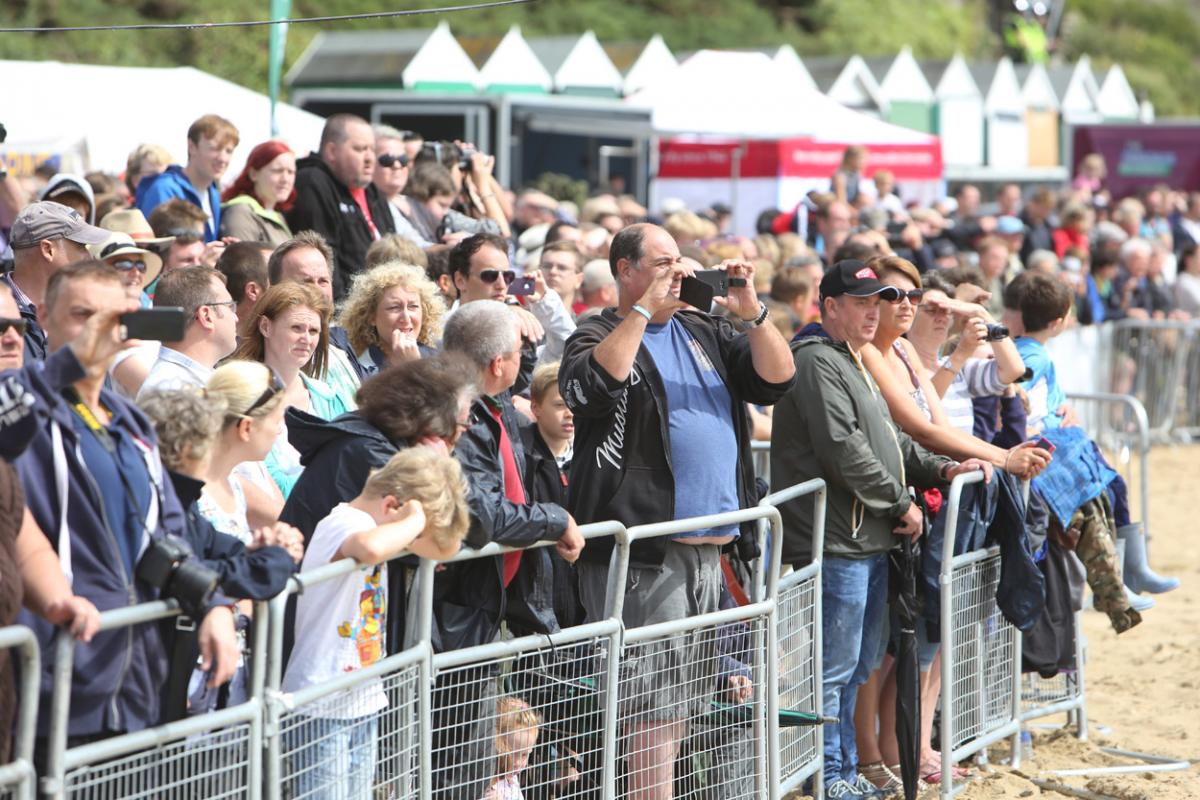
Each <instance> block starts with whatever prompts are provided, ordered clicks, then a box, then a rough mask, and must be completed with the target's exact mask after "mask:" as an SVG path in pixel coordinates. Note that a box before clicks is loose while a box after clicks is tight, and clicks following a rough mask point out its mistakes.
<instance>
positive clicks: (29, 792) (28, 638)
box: [0, 625, 42, 800]
mask: <svg viewBox="0 0 1200 800" xmlns="http://www.w3.org/2000/svg"><path fill="white" fill-rule="evenodd" d="M0 651H7V652H4V653H3V656H4V657H7V658H8V659H10V668H13V667H16V666H18V665H19V666H20V675H21V685H20V687H19V688H18V690H17V695H16V696H15V697H12V698H6V699H5V703H16V711H17V716H16V719H15V722H16V726H15V727H14V728H13V731H12V734H13V736H12V754H11V760H10V761H9V762H8V763H6V764H3V765H0V800H33V796H34V786H35V784H36V782H37V777H36V776H35V775H34V772H33V737H34V734H35V733H36V729H37V710H38V681H39V680H40V679H41V675H42V660H41V653H40V652H39V650H38V643H37V638H36V637H35V636H34V635H33V631H32V630H30V629H29V628H26V627H25V626H24V625H10V626H8V627H5V628H0ZM9 710H10V711H11V710H12V706H11V705H10V706H9ZM0 755H4V754H2V753H0Z"/></svg>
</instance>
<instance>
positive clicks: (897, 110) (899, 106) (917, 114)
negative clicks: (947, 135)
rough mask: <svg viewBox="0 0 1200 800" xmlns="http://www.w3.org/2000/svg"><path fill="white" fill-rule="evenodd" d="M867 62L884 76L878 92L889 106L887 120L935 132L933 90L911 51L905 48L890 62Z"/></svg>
mask: <svg viewBox="0 0 1200 800" xmlns="http://www.w3.org/2000/svg"><path fill="white" fill-rule="evenodd" d="M867 61H868V65H870V66H872V67H875V70H876V72H875V74H876V75H878V76H881V77H880V80H879V91H880V93H881V94H882V95H883V100H884V102H885V103H886V104H887V115H886V116H885V119H886V120H887V121H888V122H891V123H894V124H896V125H903V126H904V127H906V128H912V129H913V130H916V131H923V132H925V133H933V132H934V130H936V127H935V119H934V116H935V110H934V109H935V103H936V101H935V98H934V94H933V87H932V86H931V85H930V84H929V81H928V80H927V79H926V77H925V73H924V72H922V71H921V67H920V65H919V64H917V60H916V59H915V58H913V54H912V49H911V48H909V47H907V46H906V47H904V48H903V49H901V51H900V52H899V54H897V55H896V57H895V58H894V59H891V60H890V61H888V60H879V61H874V62H873V61H872V60H870V59H868V60H867ZM885 61H886V63H884V62H885Z"/></svg>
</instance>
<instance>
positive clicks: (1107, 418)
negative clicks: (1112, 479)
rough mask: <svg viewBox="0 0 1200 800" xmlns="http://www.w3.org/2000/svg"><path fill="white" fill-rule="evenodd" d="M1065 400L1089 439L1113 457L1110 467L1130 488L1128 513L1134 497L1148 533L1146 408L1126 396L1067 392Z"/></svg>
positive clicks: (1148, 481)
mask: <svg viewBox="0 0 1200 800" xmlns="http://www.w3.org/2000/svg"><path fill="white" fill-rule="evenodd" d="M1067 399H1068V400H1069V401H1070V402H1071V403H1072V404H1073V405H1074V406H1075V407H1076V410H1077V412H1078V413H1079V417H1080V424H1081V425H1082V427H1083V429H1084V430H1085V431H1087V434H1088V436H1090V437H1092V440H1093V441H1095V442H1096V444H1098V445H1100V447H1101V448H1103V449H1104V450H1107V451H1108V452H1109V454H1110V455H1111V456H1112V457H1113V460H1114V461H1115V463H1113V464H1112V467H1113V468H1114V469H1116V470H1117V471H1118V472H1120V473H1121V474H1122V476H1124V478H1125V483H1126V484H1127V486H1128V487H1129V492H1130V503H1131V506H1130V511H1132V510H1133V506H1132V501H1133V499H1134V496H1136V497H1137V499H1138V506H1137V509H1138V512H1139V513H1140V518H1141V520H1142V522H1143V524H1144V525H1145V526H1146V530H1147V531H1149V524H1150V468H1149V457H1150V444H1151V435H1150V423H1149V420H1148V417H1147V415H1146V408H1145V406H1143V405H1142V403H1141V401H1140V400H1138V399H1137V398H1136V397H1133V396H1132V395H1127V394H1105V393H1102V392H1099V393H1097V392H1077V393H1068V394H1067ZM1135 464H1136V469H1135V466H1134V465H1135ZM1135 492H1136V495H1135Z"/></svg>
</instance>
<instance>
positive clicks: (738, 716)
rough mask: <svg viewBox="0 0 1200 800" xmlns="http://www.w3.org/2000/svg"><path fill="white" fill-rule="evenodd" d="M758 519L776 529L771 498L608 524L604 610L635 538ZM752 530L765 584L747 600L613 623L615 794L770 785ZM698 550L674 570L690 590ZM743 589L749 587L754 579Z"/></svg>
mask: <svg viewBox="0 0 1200 800" xmlns="http://www.w3.org/2000/svg"><path fill="white" fill-rule="evenodd" d="M814 491H815V488H814ZM760 519H765V520H768V521H769V523H770V534H769V535H770V537H771V538H772V539H773V540H774V541H779V540H780V537H781V536H782V524H781V522H780V517H779V511H778V509H776V508H774V507H772V506H762V507H759V508H750V509H744V510H741V511H734V512H729V513H725V514H715V515H709V516H705V517H695V518H692V519H685V520H673V521H668V522H663V523H657V524H652V525H642V526H638V527H636V528H632V529H630V530H629V531H627V532H624V533H622V534H618V536H617V542H618V548H617V550H616V557H615V559H614V561H615V565H614V566H613V568H611V569H610V572H609V592H608V598H607V599H608V603H607V605H608V614H609V615H610V616H611V617H612V618H614V619H622V618H623V613H624V611H625V606H626V602H627V597H628V596H627V594H626V592H627V591H629V590H633V589H635V586H634V585H633V584H632V583H631V580H630V571H629V567H630V555H631V545H632V544H634V543H635V542H638V541H642V540H646V539H653V538H666V537H672V536H677V535H679V534H685V533H688V532H693V531H704V530H710V529H714V528H719V527H722V526H728V525H740V524H741V523H744V522H752V521H755V520H760ZM758 539H759V546H760V552H763V553H767V552H769V553H770V554H771V557H770V558H769V561H768V563H767V565H766V568H765V571H762V572H758V573H756V574H757V575H760V576H763V578H764V583H763V586H764V587H765V593H763V596H762V597H761V598H760V599H758V600H757V602H750V603H748V604H746V605H743V606H741V607H734V608H729V609H725V610H721V611H713V612H708V613H702V614H695V615H692V616H689V617H686V618H682V619H679V618H677V619H669V620H665V621H661V622H655V623H651V624H647V625H643V626H638V627H630V628H628V629H627V630H626V631H625V636H624V647H623V649H622V651H621V654H620V673H619V674H620V684H619V687H618V706H619V712H618V717H619V719H620V730H618V731H617V737H618V743H617V752H618V755H619V758H620V764H619V767H618V774H619V776H620V778H621V780H620V781H619V783H618V785H617V787H616V788H617V792H616V794H615V796H616V797H647V796H713V797H722V798H742V797H746V798H762V797H771V798H775V797H777V796H778V791H779V787H778V780H777V777H776V776H778V774H779V769H778V759H777V753H778V732H779V720H778V709H779V704H778V695H777V691H778V664H777V662H776V644H775V641H776V639H775V633H776V624H777V619H776V592H777V589H778V582H779V548H778V547H773V548H770V549H769V550H768V549H767V539H768V534H767V532H766V531H765V530H763V529H762V528H761V527H760V528H759V531H758ZM705 558H707V556H706V555H705V554H704V553H702V552H701V553H700V554H699V555H697V556H696V560H697V562H698V563H700V567H699V569H698V570H696V571H695V572H694V573H693V574H690V575H688V576H685V579H686V580H687V582H688V585H687V586H686V587H679V588H680V589H682V590H685V591H688V592H693V591H697V588H696V587H693V586H692V581H695V580H697V579H699V578H700V575H701V574H703V571H704V570H705V568H706V567H705V565H704V564H703V560H704V559H705ZM707 569H708V570H715V572H711V571H710V572H709V580H711V579H712V578H713V577H714V576H715V577H716V579H717V580H721V578H720V571H719V566H718V565H716V564H708V565H707ZM760 569H761V567H760ZM638 579H639V580H641V579H644V573H642V574H640V575H639V578H638ZM756 582H757V580H756ZM639 585H640V584H639ZM709 588H711V587H709ZM699 589H700V590H702V589H703V587H702V586H701V587H699ZM643 593H644V592H643ZM754 593H755V594H756V595H758V594H759V592H758V591H757V588H755V590H754ZM638 599H639V602H644V601H645V600H646V599H648V598H638ZM631 607H632V606H631Z"/></svg>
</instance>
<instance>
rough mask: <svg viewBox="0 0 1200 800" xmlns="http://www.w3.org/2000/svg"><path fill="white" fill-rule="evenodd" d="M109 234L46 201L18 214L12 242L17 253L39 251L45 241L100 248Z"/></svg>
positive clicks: (57, 205) (13, 227)
mask: <svg viewBox="0 0 1200 800" xmlns="http://www.w3.org/2000/svg"><path fill="white" fill-rule="evenodd" d="M108 235H109V232H108V231H106V230H104V229H102V228H97V227H95V226H93V225H88V223H87V220H85V219H84V218H83V217H81V216H79V212H78V211H76V210H75V209H73V208H68V207H66V206H64V205H63V204H61V203H55V202H53V201H49V200H45V201H42V202H39V203H30V204H29V205H27V206H25V208H23V209H21V213H20V214H17V219H16V221H14V222H13V224H12V231H11V233H10V234H9V242H10V243H11V244H12V248H13V249H14V250H21V249H24V248H29V247H36V246H37V244H38V242H42V241H45V240H46V239H70V240H71V241H72V242H78V243H79V244H85V245H86V244H100V243H101V242H104V241H106V240H107V239H108Z"/></svg>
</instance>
